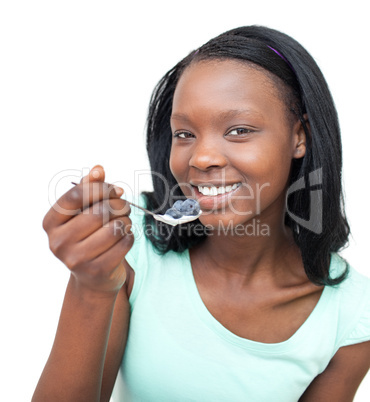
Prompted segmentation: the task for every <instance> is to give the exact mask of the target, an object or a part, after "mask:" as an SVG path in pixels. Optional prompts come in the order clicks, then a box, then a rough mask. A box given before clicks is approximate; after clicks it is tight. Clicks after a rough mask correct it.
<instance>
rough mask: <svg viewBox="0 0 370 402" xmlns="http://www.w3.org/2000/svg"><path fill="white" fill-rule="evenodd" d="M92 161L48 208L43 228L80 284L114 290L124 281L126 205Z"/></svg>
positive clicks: (128, 242) (127, 241)
mask: <svg viewBox="0 0 370 402" xmlns="http://www.w3.org/2000/svg"><path fill="white" fill-rule="evenodd" d="M104 178H105V173H104V169H103V168H102V167H101V166H95V167H94V168H93V169H92V170H91V171H90V173H89V175H88V176H86V177H84V178H83V179H82V180H81V182H80V184H78V185H76V186H75V187H73V188H71V189H70V190H69V191H68V192H67V193H65V194H64V195H63V196H62V197H61V198H59V200H58V201H57V202H56V204H55V205H54V206H53V207H52V208H51V209H50V210H49V212H48V213H47V214H46V216H45V218H44V221H43V228H44V230H45V231H46V233H47V234H48V236H49V245H50V249H51V251H52V252H53V253H54V254H55V256H56V257H58V258H59V259H60V260H61V261H62V262H63V263H64V264H65V265H66V266H67V267H68V268H69V269H70V271H71V273H72V275H73V276H74V277H75V281H76V284H77V285H78V286H79V287H81V288H82V289H88V290H90V291H93V292H97V293H102V294H107V293H108V294H109V293H117V292H118V291H119V289H120V288H121V287H122V286H123V284H124V282H125V280H126V270H125V268H124V265H123V264H122V260H123V258H124V256H125V255H126V254H127V252H128V251H129V250H130V248H131V246H132V244H133V235H132V233H131V232H130V227H131V220H130V219H129V217H128V215H129V214H130V207H129V204H128V203H127V202H126V201H125V200H122V199H120V196H121V195H122V194H123V190H122V189H121V188H119V187H116V186H112V185H109V184H108V183H105V182H104Z"/></svg>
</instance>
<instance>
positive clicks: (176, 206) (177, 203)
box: [172, 200, 184, 211]
mask: <svg viewBox="0 0 370 402" xmlns="http://www.w3.org/2000/svg"><path fill="white" fill-rule="evenodd" d="M183 203H184V201H183V200H177V201H176V202H175V203H174V204H173V205H172V208H175V209H177V210H178V211H180V210H181V207H182V204H183Z"/></svg>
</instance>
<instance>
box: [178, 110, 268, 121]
mask: <svg viewBox="0 0 370 402" xmlns="http://www.w3.org/2000/svg"><path fill="white" fill-rule="evenodd" d="M247 114H248V115H255V116H257V117H263V116H262V114H261V113H260V112H258V111H256V110H253V109H230V110H226V111H224V112H221V113H219V114H218V115H217V117H218V119H220V120H224V119H231V118H233V117H237V116H240V115H247ZM171 120H181V121H186V122H188V121H190V120H191V119H190V118H189V116H188V115H187V114H185V113H173V114H172V115H171Z"/></svg>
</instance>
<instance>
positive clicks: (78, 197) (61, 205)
mask: <svg viewBox="0 0 370 402" xmlns="http://www.w3.org/2000/svg"><path fill="white" fill-rule="evenodd" d="M122 194H123V189H122V188H120V187H116V186H112V185H110V184H108V183H100V182H87V183H80V184H78V185H76V186H74V187H72V188H71V189H70V190H69V191H67V192H66V193H65V194H64V195H63V196H62V197H60V198H59V199H58V201H57V202H56V203H55V204H54V205H53V206H52V208H51V209H50V210H49V212H48V213H47V214H46V216H45V218H44V221H43V227H44V229H45V230H46V231H48V230H50V229H51V228H53V227H56V226H59V225H62V224H64V223H65V222H67V221H68V220H70V219H71V218H73V217H74V216H76V215H78V214H80V213H81V212H82V211H83V210H84V209H86V208H87V207H89V206H90V205H93V204H95V203H97V202H99V201H102V200H103V199H109V198H111V199H113V198H116V199H117V198H119V197H121V195H122Z"/></svg>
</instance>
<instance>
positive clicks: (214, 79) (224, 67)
mask: <svg viewBox="0 0 370 402" xmlns="http://www.w3.org/2000/svg"><path fill="white" fill-rule="evenodd" d="M271 75H272V74H270V73H269V72H267V71H266V70H264V69H263V68H262V67H259V66H256V65H254V64H252V63H245V62H242V61H240V62H239V61H237V60H204V61H200V62H196V63H194V64H191V65H190V66H189V67H187V68H186V69H185V71H184V72H183V74H182V75H181V77H180V79H179V81H178V84H177V86H176V89H175V93H174V98H173V107H172V109H173V113H176V112H178V111H180V110H183V109H189V108H194V107H207V106H209V107H212V106H213V107H216V108H222V109H240V108H241V107H242V106H244V105H245V104H246V103H248V105H249V106H250V107H252V106H254V108H257V109H258V108H262V109H268V108H269V107H271V106H272V105H273V104H274V105H275V106H276V105H277V104H279V105H280V106H283V101H282V97H283V96H282V94H281V89H280V88H279V87H278V86H277V85H276V83H275V82H274V80H273V79H272V77H271ZM279 90H280V91H279Z"/></svg>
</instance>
